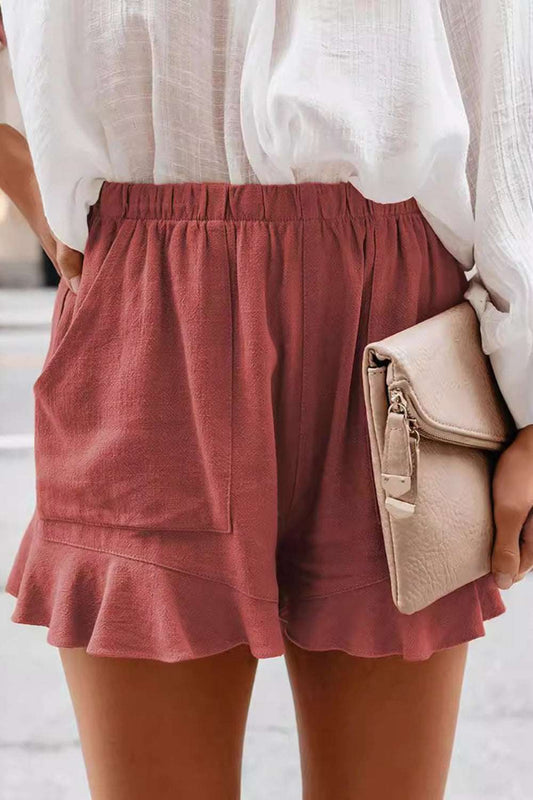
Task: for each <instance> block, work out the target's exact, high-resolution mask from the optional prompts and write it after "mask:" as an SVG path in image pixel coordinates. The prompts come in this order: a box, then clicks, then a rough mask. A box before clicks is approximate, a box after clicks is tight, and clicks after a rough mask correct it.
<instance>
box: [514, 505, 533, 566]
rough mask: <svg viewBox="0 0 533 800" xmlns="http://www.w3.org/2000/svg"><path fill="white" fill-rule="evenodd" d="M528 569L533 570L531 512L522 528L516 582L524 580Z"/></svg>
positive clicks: (532, 517)
mask: <svg viewBox="0 0 533 800" xmlns="http://www.w3.org/2000/svg"><path fill="white" fill-rule="evenodd" d="M530 569H533V512H531V511H530V513H529V515H528V518H527V520H526V522H525V525H524V527H523V528H522V545H521V548H520V566H519V568H518V577H517V579H516V580H517V581H521V580H522V578H525V576H526V574H527V573H528V572H529V570H530Z"/></svg>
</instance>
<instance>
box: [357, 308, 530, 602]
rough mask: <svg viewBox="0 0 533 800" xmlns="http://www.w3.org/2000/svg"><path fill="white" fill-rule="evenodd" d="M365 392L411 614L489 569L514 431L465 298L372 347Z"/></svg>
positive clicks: (387, 535) (388, 530)
mask: <svg viewBox="0 0 533 800" xmlns="http://www.w3.org/2000/svg"><path fill="white" fill-rule="evenodd" d="M363 386H364V396H365V404H366V412H367V421H368V428H369V435H370V445H371V453H372V466H373V472H374V482H375V489H376V494H377V499H378V506H379V511H380V515H381V523H382V528H383V536H384V542H385V549H386V553H387V560H388V565H389V572H390V577H391V587H392V594H393V599H394V603H395V604H396V606H397V607H398V609H399V610H400V611H401V612H403V613H405V614H412V613H414V612H416V611H419V610H421V609H422V608H425V607H426V606H428V605H430V604H431V603H433V602H434V601H435V600H438V599H439V598H440V597H443V596H444V595H446V594H448V593H449V592H452V591H454V590H455V589H458V588H459V587H461V586H463V585H465V584H466V583H469V582H470V581H473V580H475V579H476V578H480V577H481V576H482V575H485V574H487V573H488V572H489V571H490V560H491V551H492V542H493V535H494V523H493V513H492V500H491V482H492V474H493V470H494V466H495V463H496V460H497V457H498V453H499V452H500V451H501V450H502V449H503V448H504V447H505V446H506V444H507V443H508V442H509V441H510V440H511V438H512V437H513V436H514V433H515V426H514V423H513V419H512V417H511V415H510V413H509V411H508V409H507V407H506V405H505V402H504V400H503V398H502V396H501V393H500V391H499V389H498V386H497V384H496V381H495V379H494V375H493V374H492V370H491V367H490V362H489V360H488V358H487V356H486V355H485V354H484V353H483V351H482V347H481V340H480V335H479V323H478V319H477V316H476V314H475V311H474V310H473V308H472V306H471V305H470V303H469V302H468V301H464V302H462V303H460V304H458V305H456V306H454V307H453V308H450V309H448V310H447V311H444V312H443V313H441V314H438V315H436V316H434V317H432V318H430V319H428V320H425V321H424V322H420V323H418V324H417V325H414V326H412V327H410V328H407V329H405V330H403V331H400V332H399V333H396V334H394V335H393V336H389V337H387V338H386V339H383V340H382V341H380V342H373V343H369V344H368V345H367V346H366V348H365V352H364V357H363Z"/></svg>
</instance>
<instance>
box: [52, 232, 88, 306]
mask: <svg viewBox="0 0 533 800" xmlns="http://www.w3.org/2000/svg"><path fill="white" fill-rule="evenodd" d="M56 263H57V267H58V269H59V272H60V273H61V275H62V276H63V277H64V278H65V280H66V281H67V283H68V285H69V286H70V288H71V290H72V291H73V292H74V294H77V293H78V289H79V287H80V279H81V269H82V264H83V255H82V254H81V253H80V252H78V250H73V249H72V248H71V247H67V245H66V244H63V242H57V246H56Z"/></svg>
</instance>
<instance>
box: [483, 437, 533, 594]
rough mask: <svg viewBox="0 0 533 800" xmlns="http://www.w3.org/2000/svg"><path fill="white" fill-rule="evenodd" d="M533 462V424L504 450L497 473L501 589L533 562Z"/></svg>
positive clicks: (496, 553) (496, 566)
mask: <svg viewBox="0 0 533 800" xmlns="http://www.w3.org/2000/svg"><path fill="white" fill-rule="evenodd" d="M532 464H533V426H528V427H527V428H526V429H523V430H521V431H519V432H518V434H517V436H516V438H515V440H514V442H513V443H512V444H511V445H510V446H509V447H508V448H507V450H506V451H505V452H504V453H502V455H501V456H500V458H499V460H498V464H497V466H496V471H495V474H494V480H493V505H494V523H495V526H496V536H495V541H494V548H493V552H492V572H493V574H494V578H495V580H496V583H497V585H498V586H499V587H500V589H509V588H510V586H512V584H513V583H514V582H515V581H516V580H518V579H519V578H521V577H523V575H524V574H525V573H526V572H527V571H528V570H529V569H530V568H531V567H532V566H533V516H532V515H531V510H532V506H533V470H532V468H531V465H532Z"/></svg>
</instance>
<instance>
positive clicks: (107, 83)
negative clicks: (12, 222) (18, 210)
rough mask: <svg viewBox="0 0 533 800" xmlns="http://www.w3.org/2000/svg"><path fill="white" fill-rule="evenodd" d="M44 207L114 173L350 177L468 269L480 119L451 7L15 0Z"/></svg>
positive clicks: (62, 219)
mask: <svg viewBox="0 0 533 800" xmlns="http://www.w3.org/2000/svg"><path fill="white" fill-rule="evenodd" d="M3 7H4V15H5V18H6V19H5V21H6V28H7V35H8V43H9V47H10V52H11V56H12V62H13V69H14V75H15V81H16V86H17V92H18V95H19V99H20V102H21V106H22V111H23V116H24V122H25V127H26V132H27V135H28V139H29V142H30V147H31V149H32V154H33V157H34V161H35V166H36V172H37V175H38V178H39V182H40V185H41V190H42V193H43V199H44V204H45V210H46V213H47V216H48V219H49V221H50V224H51V227H52V229H53V231H54V233H55V234H56V235H57V236H58V238H60V239H62V240H63V241H65V242H66V243H67V244H70V245H71V246H73V247H76V248H77V249H83V247H84V244H85V237H86V214H87V210H88V208H89V205H90V204H91V203H93V202H94V201H95V200H96V198H97V196H98V192H99V190H100V187H101V184H102V181H103V180H104V179H107V180H113V181H135V182H155V183H172V182H182V181H229V182H231V183H249V182H259V183H295V182H302V181H308V180H318V181H351V182H352V183H353V184H354V185H355V186H356V187H357V188H358V189H359V190H360V191H361V192H362V193H363V194H364V195H365V196H367V197H369V198H370V199H373V200H376V201H378V202H394V201H399V200H402V199H407V198H409V197H415V198H416V199H417V201H418V203H419V205H420V206H421V208H422V210H423V212H424V213H425V214H426V216H427V218H428V219H429V221H430V222H431V224H432V225H433V227H434V228H435V230H436V231H437V233H438V235H439V236H440V237H441V239H442V240H443V241H444V243H445V244H446V246H448V248H449V249H450V250H451V251H452V252H453V253H454V254H455V255H456V256H457V257H458V258H459V259H460V260H461V261H462V262H463V263H464V264H467V265H468V264H469V263H471V251H472V235H473V234H472V227H473V220H472V211H471V200H470V195H469V187H468V178H467V174H466V158H467V151H468V141H469V129H468V121H467V116H466V113H465V108H464V106H463V100H462V98H461V93H460V89H459V85H458V82H457V78H456V75H455V72H454V66H453V62H452V58H451V54H450V48H449V42H448V39H447V34H446V29H445V26H444V22H443V18H442V16H441V8H440V4H439V2H438V0H391V2H387V3H383V2H381V0H335V2H333V0H300V2H297V0H278V1H277V2H276V0H210V1H209V2H207V0H202V1H200V0H197V1H196V2H194V3H193V2H189V1H187V2H185V1H184V0H180V2H179V3H175V4H168V3H166V2H164V1H163V0H130V1H129V2H117V1H116V0H90V2H84V3H80V4H76V5H75V6H73V4H71V3H68V2H66V0H45V1H44V0H43V2H41V3H39V4H35V3H33V2H32V1H31V0H7V2H6V1H5V0H4V3H3Z"/></svg>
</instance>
